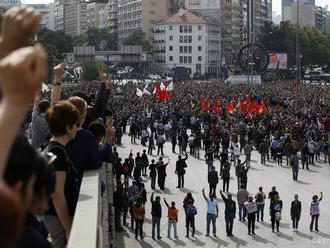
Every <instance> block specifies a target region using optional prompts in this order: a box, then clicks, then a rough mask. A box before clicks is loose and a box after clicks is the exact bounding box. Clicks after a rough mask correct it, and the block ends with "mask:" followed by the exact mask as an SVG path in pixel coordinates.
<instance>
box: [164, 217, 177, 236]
mask: <svg viewBox="0 0 330 248" xmlns="http://www.w3.org/2000/svg"><path fill="white" fill-rule="evenodd" d="M176 223H177V221H176V220H168V228H167V236H168V237H170V236H171V226H173V228H174V237H177V236H178V233H177V231H176Z"/></svg>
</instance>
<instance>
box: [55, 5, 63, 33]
mask: <svg viewBox="0 0 330 248" xmlns="http://www.w3.org/2000/svg"><path fill="white" fill-rule="evenodd" d="M64 8H65V0H55V1H54V27H55V30H56V31H64V18H65V17H64Z"/></svg>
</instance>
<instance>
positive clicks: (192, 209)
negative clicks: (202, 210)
mask: <svg viewBox="0 0 330 248" xmlns="http://www.w3.org/2000/svg"><path fill="white" fill-rule="evenodd" d="M186 213H187V215H196V214H197V209H196V207H195V206H194V205H188V206H187V209H186Z"/></svg>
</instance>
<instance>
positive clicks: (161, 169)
mask: <svg viewBox="0 0 330 248" xmlns="http://www.w3.org/2000/svg"><path fill="white" fill-rule="evenodd" d="M169 163H170V160H168V162H167V163H166V164H165V163H164V161H163V158H162V157H160V158H159V161H158V162H157V169H158V186H159V188H160V189H161V190H164V189H165V179H166V176H167V174H166V167H167V165H168V164H169Z"/></svg>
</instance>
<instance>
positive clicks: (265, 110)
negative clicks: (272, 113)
mask: <svg viewBox="0 0 330 248" xmlns="http://www.w3.org/2000/svg"><path fill="white" fill-rule="evenodd" d="M259 113H267V106H266V100H262V102H261V105H260V108H259Z"/></svg>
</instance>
